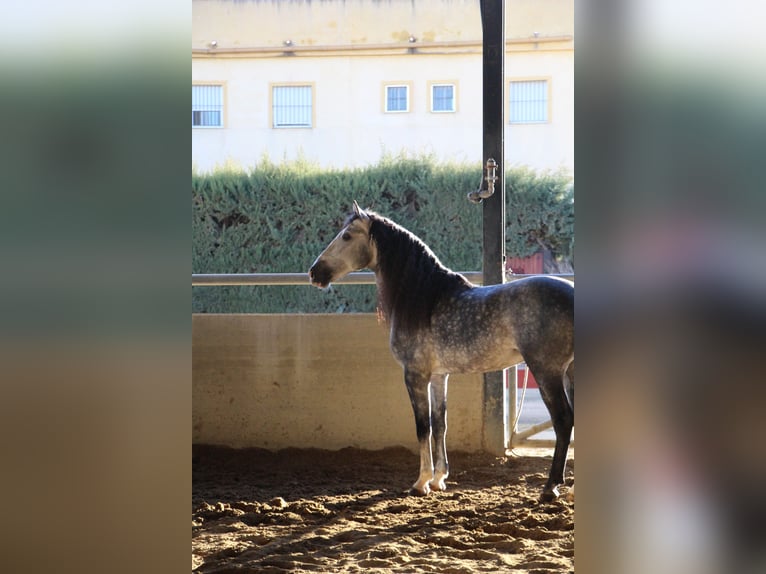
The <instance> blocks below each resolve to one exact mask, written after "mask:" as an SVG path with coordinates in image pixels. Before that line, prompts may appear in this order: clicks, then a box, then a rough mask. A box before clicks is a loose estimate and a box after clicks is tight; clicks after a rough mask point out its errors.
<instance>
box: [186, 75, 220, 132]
mask: <svg viewBox="0 0 766 574" xmlns="http://www.w3.org/2000/svg"><path fill="white" fill-rule="evenodd" d="M192 127H193V128H221V127H223V86H215V85H196V86H195V85H193V84H192Z"/></svg>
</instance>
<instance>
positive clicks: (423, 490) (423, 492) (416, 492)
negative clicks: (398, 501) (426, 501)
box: [410, 482, 431, 496]
mask: <svg viewBox="0 0 766 574" xmlns="http://www.w3.org/2000/svg"><path fill="white" fill-rule="evenodd" d="M430 492H431V486H430V485H429V484H428V483H427V482H425V483H423V485H419V484H418V483H417V482H416V483H415V484H413V485H412V487H411V488H410V494H411V495H412V496H428V494H429V493H430Z"/></svg>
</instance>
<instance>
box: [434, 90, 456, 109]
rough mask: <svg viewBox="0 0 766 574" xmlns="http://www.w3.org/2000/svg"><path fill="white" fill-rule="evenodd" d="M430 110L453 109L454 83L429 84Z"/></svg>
mask: <svg viewBox="0 0 766 574" xmlns="http://www.w3.org/2000/svg"><path fill="white" fill-rule="evenodd" d="M431 111H432V112H454V111H455V84H432V85H431Z"/></svg>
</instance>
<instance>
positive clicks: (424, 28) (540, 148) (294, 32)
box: [192, 0, 574, 173]
mask: <svg viewBox="0 0 766 574" xmlns="http://www.w3.org/2000/svg"><path fill="white" fill-rule="evenodd" d="M505 14H506V23H505V35H506V56H505V80H506V81H505V94H504V98H505V102H506V106H505V114H506V130H505V150H506V152H505V153H506V167H510V166H513V165H529V166H531V167H533V168H537V169H546V168H560V167H563V168H565V169H568V170H569V171H570V172H572V173H574V114H573V111H574V110H573V93H574V0H509V1H508V2H507V3H506V6H505ZM481 40H482V31H481V14H480V10H479V1H478V0H378V1H372V0H323V1H321V2H319V1H316V0H315V1H313V2H312V1H310V0H281V1H278V0H193V28H192V160H193V165H194V166H195V167H196V168H197V169H198V170H200V171H207V170H210V169H212V168H213V167H214V166H216V165H222V164H224V163H227V162H233V163H234V164H235V165H240V166H242V167H250V166H252V165H253V164H255V163H257V162H258V161H259V160H260V159H261V158H262V157H263V156H264V155H266V156H268V157H269V158H270V159H271V160H272V161H276V162H279V161H282V160H283V159H294V158H296V157H305V158H307V159H308V160H310V161H312V162H316V163H319V164H320V165H323V166H333V167H346V166H359V165H366V164H370V163H374V162H377V161H378V160H379V159H380V158H381V156H382V155H383V154H384V153H389V154H394V155H395V154H399V153H401V152H407V153H410V154H420V153H431V154H433V155H434V156H435V157H436V158H438V159H439V160H441V161H448V160H455V161H468V162H477V163H478V162H480V161H481V152H482V150H481V144H482V134H481V126H482V44H481Z"/></svg>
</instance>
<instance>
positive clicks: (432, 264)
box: [309, 202, 574, 500]
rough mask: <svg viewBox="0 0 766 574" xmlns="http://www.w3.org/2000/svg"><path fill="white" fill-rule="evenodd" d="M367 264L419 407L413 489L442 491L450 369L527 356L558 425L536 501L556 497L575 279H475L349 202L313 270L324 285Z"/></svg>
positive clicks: (566, 414) (496, 365) (570, 388)
mask: <svg viewBox="0 0 766 574" xmlns="http://www.w3.org/2000/svg"><path fill="white" fill-rule="evenodd" d="M364 268H369V269H371V270H372V271H374V272H375V278H376V282H377V286H378V304H379V311H380V312H382V314H383V316H384V317H385V318H386V320H387V321H388V323H389V325H390V328H391V335H390V345H391V351H392V352H393V354H394V357H395V358H396V360H397V361H398V362H399V363H400V364H401V365H402V367H403V368H404V382H405V383H406V385H407V391H408V392H409V396H410V400H411V402H412V409H413V411H414V412H415V426H416V430H417V436H418V441H419V444H420V475H419V476H418V479H417V481H415V484H413V485H412V490H413V492H414V493H416V494H421V495H425V494H428V493H429V492H430V491H431V490H445V489H446V483H445V481H446V479H447V476H448V474H449V466H448V463H447V447H446V441H445V436H446V432H447V378H448V376H449V374H450V373H484V372H488V371H498V370H501V369H504V368H506V367H509V366H511V365H515V364H516V363H520V362H522V361H524V362H526V364H527V366H528V367H529V369H530V370H531V371H532V374H533V375H534V376H535V379H536V380H537V383H538V386H539V388H540V394H541V395H542V398H543V401H544V402H545V406H546V407H547V408H548V412H549V413H550V416H551V420H552V421H553V429H554V431H555V433H556V447H555V450H554V454H553V462H552V464H551V470H550V475H549V477H548V481H547V482H546V484H545V487H544V489H543V493H542V496H541V499H542V500H551V499H554V498H556V497H558V495H559V492H558V485H560V484H562V483H563V482H564V466H565V464H566V457H567V451H568V449H569V442H570V438H571V433H572V427H573V425H574V285H573V284H572V283H571V282H569V281H565V280H563V279H558V278H554V277H546V276H544V275H540V276H536V277H529V278H525V279H519V280H516V281H513V282H510V283H505V284H502V285H491V286H486V287H478V286H476V285H473V284H472V283H470V282H469V281H468V280H467V279H466V278H465V277H463V276H462V275H460V274H458V273H454V272H453V271H450V270H449V269H447V268H446V267H445V266H444V265H442V264H441V262H440V261H439V259H438V258H437V257H436V255H434V253H433V252H432V251H431V249H429V248H428V246H427V245H425V244H424V243H423V242H422V241H421V240H420V239H418V238H417V237H415V235H413V234H412V233H410V232H409V231H407V230H406V229H404V228H403V227H401V226H399V225H397V224H396V223H394V222H393V221H391V220H390V219H387V218H385V217H382V216H381V215H378V214H376V213H374V212H371V211H365V210H362V209H360V208H359V206H358V205H357V203H356V202H354V208H353V212H352V213H351V215H349V216H348V218H347V219H346V221H345V223H344V224H343V228H342V229H341V231H340V233H338V235H337V236H336V237H335V238H334V239H333V240H332V242H331V243H330V244H329V245H328V246H327V248H326V249H325V250H324V251H323V252H322V253H321V254H320V255H319V257H317V259H316V261H314V264H313V265H312V266H311V269H310V270H309V277H310V279H311V283H312V284H313V285H316V286H317V287H321V288H324V287H327V286H328V285H329V284H330V283H332V282H333V281H337V280H338V279H340V278H341V277H343V276H345V275H347V274H348V273H350V272H352V271H357V270H360V269H364ZM432 441H433V446H434V447H435V448H434V451H435V452H434V454H433V455H432Z"/></svg>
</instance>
